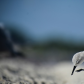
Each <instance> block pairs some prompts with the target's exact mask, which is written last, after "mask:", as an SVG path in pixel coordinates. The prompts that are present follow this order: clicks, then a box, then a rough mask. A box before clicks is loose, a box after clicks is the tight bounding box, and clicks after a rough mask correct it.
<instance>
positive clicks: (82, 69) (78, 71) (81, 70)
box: [76, 69, 84, 72]
mask: <svg viewBox="0 0 84 84" xmlns="http://www.w3.org/2000/svg"><path fill="white" fill-rule="evenodd" d="M80 71H84V69H79V70H76V72H80Z"/></svg>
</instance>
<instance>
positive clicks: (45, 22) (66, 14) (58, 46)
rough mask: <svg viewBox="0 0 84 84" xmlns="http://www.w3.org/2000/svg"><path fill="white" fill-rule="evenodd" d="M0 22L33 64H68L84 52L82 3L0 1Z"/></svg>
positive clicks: (83, 4) (28, 0)
mask: <svg viewBox="0 0 84 84" xmlns="http://www.w3.org/2000/svg"><path fill="white" fill-rule="evenodd" d="M0 23H3V24H4V26H5V29H7V30H8V31H9V32H10V34H11V37H12V40H13V43H14V44H15V45H17V47H18V48H19V50H20V51H21V52H22V53H23V54H24V57H26V58H27V59H28V60H29V61H31V62H34V63H40V62H45V63H58V62H60V61H71V60H72V56H73V55H74V54H75V53H76V52H79V51H83V50H84V1H83V0H81V1H80V0H76V1H73V0H0ZM2 44H3V42H2ZM2 44H1V45H2ZM3 46H4V47H5V45H4V44H3ZM0 50H1V53H2V48H1V49H0ZM4 53H5V52H4ZM6 55H7V54H6Z"/></svg>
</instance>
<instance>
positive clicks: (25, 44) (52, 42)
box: [6, 25, 84, 62]
mask: <svg viewBox="0 0 84 84" xmlns="http://www.w3.org/2000/svg"><path fill="white" fill-rule="evenodd" d="M6 27H7V29H8V30H9V31H10V33H11V35H12V39H13V41H14V42H15V43H18V44H21V46H22V51H23V52H24V53H26V56H27V57H28V59H29V60H33V61H35V62H37V61H40V62H41V61H44V60H45V61H47V60H52V61H53V60H55V59H56V60H71V58H72V56H73V54H74V53H76V52H79V51H83V50H84V43H83V42H80V43H75V42H73V41H72V40H70V41H67V40H65V39H63V38H62V39H61V38H59V39H52V38H49V39H48V40H46V41H45V40H44V41H39V42H36V41H35V40H34V39H33V38H32V36H31V35H30V34H29V35H26V34H25V31H23V28H22V27H20V26H15V25H7V26H6ZM28 32H29V31H28Z"/></svg>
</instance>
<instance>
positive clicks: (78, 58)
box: [71, 53, 83, 75]
mask: <svg viewBox="0 0 84 84" xmlns="http://www.w3.org/2000/svg"><path fill="white" fill-rule="evenodd" d="M82 58H83V57H82V56H81V54H80V53H76V54H75V55H74V56H73V58H72V62H73V65H74V66H73V70H72V73H71V75H73V73H74V71H75V69H76V67H77V66H78V65H80V64H81V63H83V59H82Z"/></svg>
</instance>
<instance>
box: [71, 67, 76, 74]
mask: <svg viewBox="0 0 84 84" xmlns="http://www.w3.org/2000/svg"><path fill="white" fill-rule="evenodd" d="M75 69H76V66H74V67H73V70H72V73H71V75H73V73H74V71H75Z"/></svg>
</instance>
